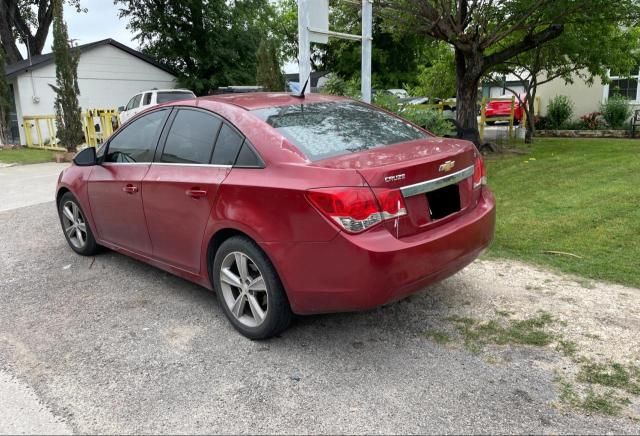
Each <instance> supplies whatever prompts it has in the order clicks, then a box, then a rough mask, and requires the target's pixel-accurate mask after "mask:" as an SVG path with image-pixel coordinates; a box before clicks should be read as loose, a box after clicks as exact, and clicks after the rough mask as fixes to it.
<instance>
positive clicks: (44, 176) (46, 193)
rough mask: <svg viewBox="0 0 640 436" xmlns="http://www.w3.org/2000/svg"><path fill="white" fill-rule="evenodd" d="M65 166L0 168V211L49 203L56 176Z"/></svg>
mask: <svg viewBox="0 0 640 436" xmlns="http://www.w3.org/2000/svg"><path fill="white" fill-rule="evenodd" d="M67 166H69V164H64V163H63V164H58V163H43V164H34V165H18V166H12V167H5V168H0V187H2V194H0V200H1V201H0V211H5V210H11V209H16V208H18V207H24V206H30V205H32V204H38V203H44V202H45V201H51V200H52V199H53V197H54V195H55V194H54V191H55V187H56V180H58V175H59V174H60V171H62V170H63V169H64V168H66V167H67Z"/></svg>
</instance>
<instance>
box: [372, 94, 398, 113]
mask: <svg viewBox="0 0 640 436" xmlns="http://www.w3.org/2000/svg"><path fill="white" fill-rule="evenodd" d="M373 104H375V105H376V106H378V107H381V108H382V109H385V110H388V111H389V112H393V113H395V114H397V113H398V112H400V110H401V108H400V101H399V99H398V97H396V96H395V95H392V94H385V93H378V94H376V95H375V96H374V98H373Z"/></svg>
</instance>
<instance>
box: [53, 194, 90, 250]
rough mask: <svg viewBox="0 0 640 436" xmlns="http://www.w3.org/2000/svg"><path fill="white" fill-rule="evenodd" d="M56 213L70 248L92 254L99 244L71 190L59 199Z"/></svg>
mask: <svg viewBox="0 0 640 436" xmlns="http://www.w3.org/2000/svg"><path fill="white" fill-rule="evenodd" d="M58 215H59V216H60V224H61V225H62V231H63V232H64V237H65V238H66V240H67V242H68V243H69V246H70V247H71V249H72V250H73V251H75V252H76V253H78V254H81V255H83V256H92V255H94V254H95V253H96V252H97V251H98V248H99V246H98V244H97V243H96V240H95V238H94V237H93V232H92V231H91V227H90V226H89V223H88V222H87V219H86V217H85V214H84V212H83V211H82V208H81V207H80V204H79V203H78V200H77V199H76V198H75V197H74V196H73V194H72V193H71V192H67V193H65V194H64V195H63V196H62V198H61V199H60V202H59V203H58Z"/></svg>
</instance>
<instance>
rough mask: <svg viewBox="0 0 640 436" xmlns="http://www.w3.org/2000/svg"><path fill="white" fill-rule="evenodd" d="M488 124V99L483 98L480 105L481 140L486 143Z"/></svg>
mask: <svg viewBox="0 0 640 436" xmlns="http://www.w3.org/2000/svg"><path fill="white" fill-rule="evenodd" d="M486 123H487V97H482V103H481V105H480V129H479V130H480V140H481V141H482V142H484V125H485V124H486Z"/></svg>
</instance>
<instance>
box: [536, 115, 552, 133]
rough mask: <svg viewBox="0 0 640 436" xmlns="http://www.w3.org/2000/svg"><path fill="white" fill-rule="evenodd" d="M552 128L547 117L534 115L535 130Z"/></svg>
mask: <svg viewBox="0 0 640 436" xmlns="http://www.w3.org/2000/svg"><path fill="white" fill-rule="evenodd" d="M552 128H553V127H551V122H550V121H549V118H548V117H536V130H548V129H552Z"/></svg>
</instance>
